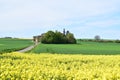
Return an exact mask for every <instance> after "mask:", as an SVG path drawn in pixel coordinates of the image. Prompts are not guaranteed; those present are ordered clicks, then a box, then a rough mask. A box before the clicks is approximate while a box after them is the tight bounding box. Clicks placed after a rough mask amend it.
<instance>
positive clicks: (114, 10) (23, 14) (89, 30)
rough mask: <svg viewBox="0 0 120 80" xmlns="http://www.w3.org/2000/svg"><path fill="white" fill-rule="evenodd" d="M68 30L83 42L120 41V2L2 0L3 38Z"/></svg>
mask: <svg viewBox="0 0 120 80" xmlns="http://www.w3.org/2000/svg"><path fill="white" fill-rule="evenodd" d="M64 28H65V29H66V30H69V31H70V32H71V33H74V36H75V37H76V38H79V39H80V38H90V39H93V38H94V36H95V35H99V36H100V37H101V38H102V39H120V0H0V37H8V36H11V37H19V38H32V36H35V35H40V34H42V33H45V32H47V31H48V30H53V31H55V30H57V31H61V32H62V31H63V29H64Z"/></svg>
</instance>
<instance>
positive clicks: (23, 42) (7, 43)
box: [0, 38, 33, 53]
mask: <svg viewBox="0 0 120 80" xmlns="http://www.w3.org/2000/svg"><path fill="white" fill-rule="evenodd" d="M32 44H33V42H32V41H31V40H29V39H4V38H1V39H0V53H4V52H11V51H15V50H19V49H23V48H25V47H28V46H30V45H32Z"/></svg>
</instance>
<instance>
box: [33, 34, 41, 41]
mask: <svg viewBox="0 0 120 80" xmlns="http://www.w3.org/2000/svg"><path fill="white" fill-rule="evenodd" d="M40 38H41V35H38V36H33V41H34V42H35V43H38V42H40Z"/></svg>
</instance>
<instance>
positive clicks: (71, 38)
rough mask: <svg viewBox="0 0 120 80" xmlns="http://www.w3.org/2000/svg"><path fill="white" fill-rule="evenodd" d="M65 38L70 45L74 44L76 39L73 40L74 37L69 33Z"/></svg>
mask: <svg viewBox="0 0 120 80" xmlns="http://www.w3.org/2000/svg"><path fill="white" fill-rule="evenodd" d="M66 38H67V41H68V43H71V44H75V43H76V39H75V37H74V35H73V34H72V33H70V32H69V33H67V34H66Z"/></svg>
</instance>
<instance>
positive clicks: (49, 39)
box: [41, 31, 55, 44]
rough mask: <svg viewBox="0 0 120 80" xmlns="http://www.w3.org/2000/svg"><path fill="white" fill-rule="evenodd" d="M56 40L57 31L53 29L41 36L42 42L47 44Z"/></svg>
mask: <svg viewBox="0 0 120 80" xmlns="http://www.w3.org/2000/svg"><path fill="white" fill-rule="evenodd" d="M54 40H55V33H54V32H53V31H48V32H47V33H45V34H44V35H43V37H42V38H41V42H42V43H47V44H50V43H54Z"/></svg>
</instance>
